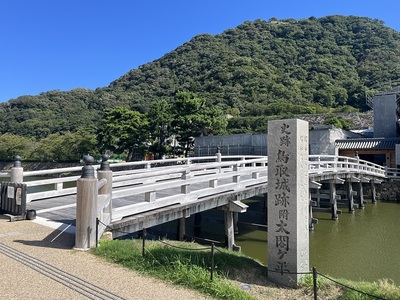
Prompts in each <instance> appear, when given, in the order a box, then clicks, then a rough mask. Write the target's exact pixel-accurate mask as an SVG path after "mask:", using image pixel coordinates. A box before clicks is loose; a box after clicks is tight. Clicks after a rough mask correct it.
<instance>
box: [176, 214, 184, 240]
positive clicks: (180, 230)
mask: <svg viewBox="0 0 400 300" xmlns="http://www.w3.org/2000/svg"><path fill="white" fill-rule="evenodd" d="M185 234H186V211H183V212H182V218H180V219H179V221H178V240H179V241H183V240H184V238H185Z"/></svg>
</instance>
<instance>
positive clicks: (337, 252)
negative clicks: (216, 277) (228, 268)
mask: <svg viewBox="0 0 400 300" xmlns="http://www.w3.org/2000/svg"><path fill="white" fill-rule="evenodd" d="M342 211H343V213H342V214H341V215H340V216H339V219H338V220H337V221H334V220H331V219H330V215H329V214H326V213H315V214H314V217H316V218H318V224H316V225H315V229H314V231H311V232H310V267H316V268H317V270H318V271H319V272H321V273H323V274H327V275H330V276H333V277H335V278H345V279H351V280H362V281H377V280H379V279H382V278H386V279H391V280H393V281H394V283H395V284H396V285H400V258H399V256H400V203H385V202H378V203H377V204H371V203H368V204H366V205H365V208H364V209H356V210H355V212H354V213H348V212H347V211H348V210H347V209H345V208H343V209H342ZM236 244H237V245H239V246H241V247H242V251H243V252H244V253H245V254H247V255H249V256H251V257H253V258H256V259H258V260H259V261H261V262H262V263H264V264H268V261H267V246H268V242H267V233H266V232H264V231H258V230H250V231H241V232H239V234H238V235H237V236H236Z"/></svg>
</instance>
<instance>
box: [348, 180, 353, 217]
mask: <svg viewBox="0 0 400 300" xmlns="http://www.w3.org/2000/svg"><path fill="white" fill-rule="evenodd" d="M346 194H347V200H348V203H349V212H350V213H352V212H354V196H353V195H354V193H353V184H352V182H351V178H347V179H346Z"/></svg>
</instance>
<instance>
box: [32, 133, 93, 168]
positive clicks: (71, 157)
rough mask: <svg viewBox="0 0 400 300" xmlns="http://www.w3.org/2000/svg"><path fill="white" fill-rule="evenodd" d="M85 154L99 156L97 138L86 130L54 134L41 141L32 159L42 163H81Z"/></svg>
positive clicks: (33, 152)
mask: <svg viewBox="0 0 400 300" xmlns="http://www.w3.org/2000/svg"><path fill="white" fill-rule="evenodd" d="M85 154H91V155H92V156H98V155H99V151H98V149H97V139H96V136H95V135H94V134H92V133H90V132H87V131H84V130H78V131H77V132H64V133H53V134H51V135H49V136H48V137H47V138H44V139H42V140H40V141H39V142H38V143H37V144H36V147H35V149H34V150H33V151H32V154H31V156H30V159H33V160H40V161H57V162H60V161H79V160H80V159H81V158H82V157H83V156H84V155H85Z"/></svg>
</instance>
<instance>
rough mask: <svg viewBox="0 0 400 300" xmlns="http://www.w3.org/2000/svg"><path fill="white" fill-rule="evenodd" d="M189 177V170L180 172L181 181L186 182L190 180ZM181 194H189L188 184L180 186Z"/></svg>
mask: <svg viewBox="0 0 400 300" xmlns="http://www.w3.org/2000/svg"><path fill="white" fill-rule="evenodd" d="M190 177H191V175H190V170H189V169H186V170H185V171H183V172H182V176H181V179H182V180H185V181H186V180H188V179H190ZM181 193H182V194H189V193H190V184H182V185H181Z"/></svg>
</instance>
